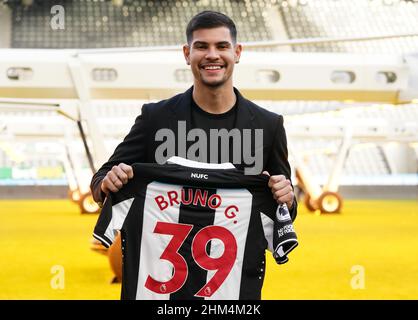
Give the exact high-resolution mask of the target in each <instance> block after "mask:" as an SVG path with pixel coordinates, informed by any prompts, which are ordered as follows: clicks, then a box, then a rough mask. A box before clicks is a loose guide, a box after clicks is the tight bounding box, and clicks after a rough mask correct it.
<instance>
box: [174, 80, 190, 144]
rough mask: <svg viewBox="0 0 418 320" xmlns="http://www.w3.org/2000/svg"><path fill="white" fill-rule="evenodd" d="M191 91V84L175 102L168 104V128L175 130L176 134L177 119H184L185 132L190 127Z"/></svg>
mask: <svg viewBox="0 0 418 320" xmlns="http://www.w3.org/2000/svg"><path fill="white" fill-rule="evenodd" d="M192 93H193V86H192V87H190V88H189V89H188V90H187V91H185V92H184V93H183V94H182V95H181V96H180V98H179V99H178V101H177V103H176V104H174V105H171V106H170V107H171V115H170V129H171V130H173V131H174V132H175V134H176V136H177V128H178V122H179V121H186V132H189V131H190V129H191V106H192Z"/></svg>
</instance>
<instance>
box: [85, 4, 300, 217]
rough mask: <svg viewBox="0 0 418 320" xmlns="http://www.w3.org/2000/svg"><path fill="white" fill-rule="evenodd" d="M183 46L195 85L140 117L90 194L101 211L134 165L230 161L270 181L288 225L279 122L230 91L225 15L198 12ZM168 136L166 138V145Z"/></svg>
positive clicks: (231, 35) (232, 32) (231, 54)
mask: <svg viewBox="0 0 418 320" xmlns="http://www.w3.org/2000/svg"><path fill="white" fill-rule="evenodd" d="M186 37H187V44H185V45H184V46H183V54H184V57H185V60H186V63H187V64H188V65H190V67H191V71H192V73H193V77H194V81H193V86H192V87H191V88H190V89H188V90H187V91H186V92H184V93H182V94H178V95H176V96H174V97H172V98H170V99H167V100H163V101H160V102H158V103H150V104H145V105H144V106H143V107H142V113H141V115H140V116H138V117H137V119H136V121H135V124H134V125H133V127H132V128H131V131H130V132H129V134H128V135H127V136H126V137H125V139H124V141H123V142H122V143H121V144H119V145H118V147H117V148H116V149H115V151H114V153H113V155H112V156H111V157H110V159H109V160H108V161H107V162H106V163H105V164H103V165H102V167H101V168H100V169H99V170H98V171H97V173H96V174H95V175H94V176H93V179H92V181H91V190H92V194H93V197H94V199H95V200H96V201H97V202H98V203H99V204H100V203H101V202H103V201H104V199H105V197H106V195H107V194H108V193H109V192H110V191H112V192H117V191H118V190H119V189H121V188H122V186H123V185H124V184H126V183H127V182H128V180H129V179H130V178H132V177H133V171H132V167H131V165H132V164H133V163H135V162H142V163H163V162H164V161H165V160H167V159H168V158H170V157H171V156H181V157H184V158H188V159H190V160H198V161H202V162H212V163H222V162H231V163H233V164H234V165H235V166H236V167H237V168H239V169H248V168H249V167H251V169H252V170H251V171H246V173H250V174H259V173H262V172H263V173H265V174H268V175H270V180H269V183H268V185H269V187H270V188H271V192H272V196H273V197H274V199H275V200H276V201H277V202H278V203H286V204H287V206H288V208H289V211H290V214H291V216H292V218H293V219H294V218H295V217H296V207H297V206H296V201H295V197H294V193H293V187H292V184H291V181H290V175H291V172H290V166H289V163H288V159H287V157H288V153H287V140H286V133H285V129H284V127H283V117H282V116H281V115H277V114H275V113H272V112H269V111H267V110H265V109H263V108H261V107H259V106H257V105H256V104H254V103H252V102H251V101H249V100H247V99H245V98H244V97H243V96H242V95H241V94H240V92H239V91H238V90H237V89H236V88H234V86H233V71H234V67H235V65H236V64H237V63H239V59H240V57H241V53H242V45H241V44H239V43H237V30H236V27H235V24H234V22H233V21H232V20H231V19H230V18H229V17H228V16H226V15H224V14H222V13H219V12H214V11H203V12H201V13H199V14H197V15H196V16H194V17H193V18H192V19H191V20H190V22H189V24H188V25H187V29H186ZM170 137H171V138H172V139H170Z"/></svg>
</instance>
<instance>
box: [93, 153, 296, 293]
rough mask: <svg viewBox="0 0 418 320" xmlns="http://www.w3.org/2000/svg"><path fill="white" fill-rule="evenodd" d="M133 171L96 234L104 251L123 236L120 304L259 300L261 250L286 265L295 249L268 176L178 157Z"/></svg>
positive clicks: (285, 215)
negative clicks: (157, 301) (118, 232)
mask: <svg viewBox="0 0 418 320" xmlns="http://www.w3.org/2000/svg"><path fill="white" fill-rule="evenodd" d="M197 164H198V165H199V166H200V167H199V168H198V167H196V166H197ZM132 167H133V170H134V177H133V179H131V180H130V181H129V182H128V183H127V184H126V185H125V186H124V187H123V188H122V189H121V190H119V191H118V192H116V193H111V194H109V196H108V197H107V198H106V201H105V203H104V206H103V208H102V211H101V213H100V216H99V218H98V221H97V224H96V227H95V229H94V234H93V235H94V237H95V238H96V239H98V240H100V241H101V242H102V243H103V244H104V245H105V246H106V247H109V246H110V245H111V244H112V242H113V241H114V238H115V236H116V235H117V231H118V230H120V232H121V237H122V254H123V277H122V278H123V279H122V295H121V297H122V299H140V300H142V299H161V300H178V299H187V300H190V299H218V300H219V299H228V300H236V299H260V298H261V288H262V285H263V281H264V274H265V250H266V249H269V250H270V251H271V252H273V255H274V257H275V258H276V261H277V262H278V263H284V262H286V261H287V254H288V253H289V252H290V251H291V250H292V249H293V248H294V247H295V246H296V245H297V239H296V234H295V232H294V229H293V224H292V219H291V217H290V215H289V212H288V211H287V208H286V206H278V205H277V203H276V202H275V201H274V199H273V198H272V194H271V191H270V189H269V187H268V179H269V178H268V176H265V175H244V174H243V172H242V171H240V170H238V169H235V168H233V167H232V168H231V167H229V166H228V165H226V164H221V165H216V164H215V165H211V164H202V163H196V162H192V161H189V160H185V159H182V158H178V157H174V158H172V159H170V160H169V162H167V164H163V165H158V164H150V163H137V164H133V165H132Z"/></svg>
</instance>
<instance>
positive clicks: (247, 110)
mask: <svg viewBox="0 0 418 320" xmlns="http://www.w3.org/2000/svg"><path fill="white" fill-rule="evenodd" d="M234 91H235V94H236V96H237V100H238V103H237V119H236V123H235V127H236V128H238V129H240V130H242V129H253V128H254V125H255V124H254V114H253V111H252V110H251V106H250V104H249V102H248V100H247V99H245V98H244V97H243V96H242V95H241V93H240V92H239V91H238V90H237V89H236V88H234Z"/></svg>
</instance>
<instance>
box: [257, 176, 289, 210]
mask: <svg viewBox="0 0 418 320" xmlns="http://www.w3.org/2000/svg"><path fill="white" fill-rule="evenodd" d="M263 174H266V175H268V176H269V177H270V179H269V183H268V186H269V188H270V189H271V193H272V194H273V198H274V200H276V201H277V203H278V204H282V203H286V205H287V208H288V209H289V210H290V209H291V208H292V206H293V199H294V197H295V194H294V193H293V188H292V183H291V182H290V180H289V179H286V177H285V176H284V175H281V174H280V175H276V176H270V174H269V173H268V172H267V171H263Z"/></svg>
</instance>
